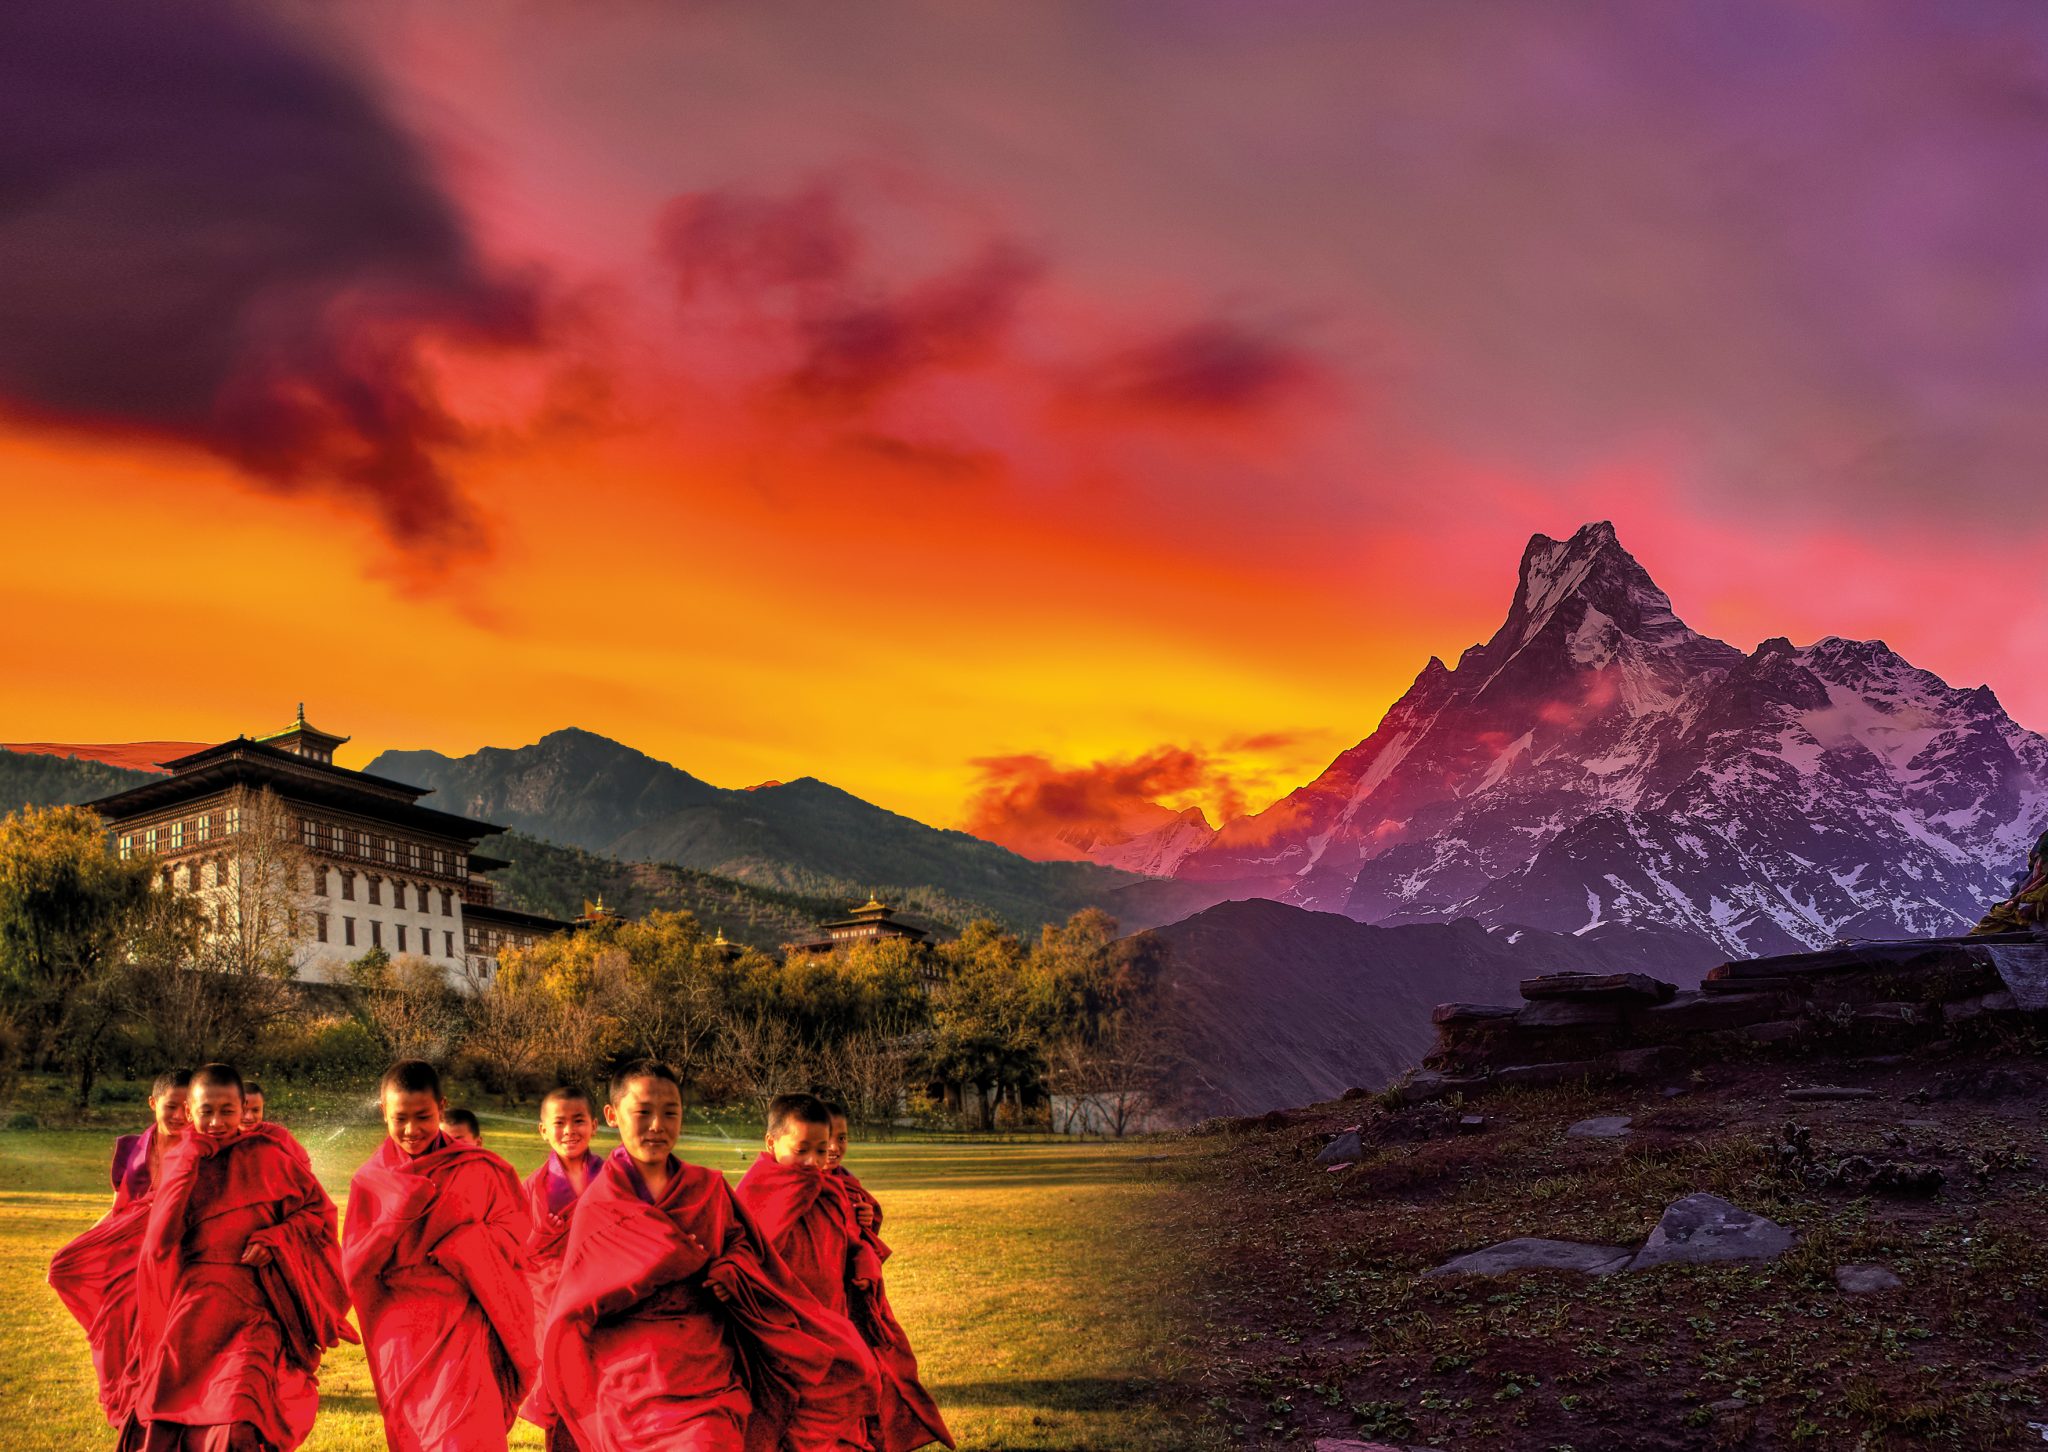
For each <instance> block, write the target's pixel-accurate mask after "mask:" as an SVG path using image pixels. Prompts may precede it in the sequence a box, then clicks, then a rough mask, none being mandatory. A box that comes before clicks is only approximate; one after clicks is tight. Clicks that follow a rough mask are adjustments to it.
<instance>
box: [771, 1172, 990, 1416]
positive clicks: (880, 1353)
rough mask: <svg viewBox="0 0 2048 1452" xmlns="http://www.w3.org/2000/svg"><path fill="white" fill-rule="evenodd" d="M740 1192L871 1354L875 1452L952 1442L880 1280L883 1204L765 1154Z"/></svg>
mask: <svg viewBox="0 0 2048 1452" xmlns="http://www.w3.org/2000/svg"><path fill="white" fill-rule="evenodd" d="M738 1193H739V1197H740V1203H741V1204H742V1205H745V1206H746V1207H747V1209H748V1211H749V1212H750V1213H752V1215H753V1216H754V1218H755V1221H756V1222H757V1223H758V1224H759V1225H760V1226H761V1230H762V1233H763V1234H765V1235H767V1236H768V1238H769V1241H770V1243H771V1244H773V1245H774V1247H775V1251H776V1253H777V1254H778V1255H780V1256H782V1258H783V1259H784V1260H786V1261H788V1262H789V1267H790V1269H791V1270H792V1271H793V1272H795V1274H796V1276H797V1278H798V1279H799V1280H801V1281H802V1282H803V1283H804V1285H805V1286H806V1287H807V1288H808V1289H809V1290H810V1291H811V1293H812V1294H813V1295H815V1296H816V1297H817V1298H818V1299H819V1300H820V1301H821V1302H823V1303H824V1304H826V1305H828V1306H831V1307H832V1308H833V1309H834V1310H836V1311H839V1312H840V1313H841V1314H843V1315H845V1316H847V1317H848V1318H849V1319H850V1320H851V1321H852V1322H853V1324H854V1326H855V1327H856V1328H857V1329H858V1330H859V1331H860V1333H861V1337H862V1339H863V1340H865V1341H866V1342H867V1344H868V1347H869V1349H870V1350H871V1351H872V1352H873V1354H874V1358H875V1363H876V1368H877V1370H878V1372H879V1374H880V1378H881V1408H880V1424H879V1427H878V1428H877V1433H876V1437H875V1441H876V1443H877V1446H878V1448H879V1449H880V1452H911V1449H913V1448H917V1447H923V1446H926V1445H928V1444H929V1443H932V1442H941V1443H944V1444H945V1445H946V1446H947V1447H951V1446H952V1445H953V1434H952V1432H951V1431H949V1430H948V1429H947V1427H946V1422H945V1419H944V1418H943V1417H941V1416H940V1415H939V1408H938V1404H937V1403H936V1402H934V1401H933V1400H932V1397H931V1393H930V1392H928V1391H926V1390H925V1388H924V1383H923V1382H921V1381H920V1380H919V1379H918V1375H917V1354H916V1353H915V1352H914V1351H913V1350H911V1346H910V1337H909V1336H908V1335H906V1334H905V1333H904V1330H903V1326H902V1323H901V1322H899V1321H898V1320H897V1319H896V1312H895V1310H894V1309H893V1308H892V1307H891V1306H890V1305H889V1296H888V1292H887V1291H886V1290H885V1289H884V1288H883V1285H882V1262H883V1261H885V1260H887V1259H888V1258H889V1247H888V1246H887V1245H885V1244H884V1243H883V1241H882V1237H881V1236H880V1235H879V1234H878V1233H877V1232H878V1231H879V1230H880V1228H881V1224H882V1207H881V1205H880V1203H879V1202H878V1201H876V1199H875V1197H874V1196H873V1195H870V1194H869V1193H868V1192H867V1189H866V1187H865V1186H863V1185H862V1184H861V1183H860V1181H859V1180H857V1179H855V1178H854V1177H853V1176H852V1175H851V1174H850V1173H848V1172H847V1171H846V1170H845V1169H844V1168H836V1169H830V1170H824V1171H819V1170H812V1169H806V1168H804V1167H803V1166H801V1165H779V1164H777V1163H776V1162H775V1159H774V1157H773V1156H772V1155H768V1154H762V1155H759V1156H757V1157H756V1158H755V1160H754V1163H753V1164H752V1165H751V1166H749V1167H748V1169H747V1173H746V1178H744V1179H742V1180H741V1181H740V1185H739V1192H738ZM859 1204H865V1205H867V1206H868V1207H869V1208H870V1209H871V1210H872V1211H873V1212H874V1224H873V1225H872V1226H871V1227H869V1228H868V1229H865V1230H863V1229H862V1228H861V1226H860V1222H859V1220H858V1219H857V1218H856V1217H855V1215H854V1207H855V1206H856V1205H859Z"/></svg>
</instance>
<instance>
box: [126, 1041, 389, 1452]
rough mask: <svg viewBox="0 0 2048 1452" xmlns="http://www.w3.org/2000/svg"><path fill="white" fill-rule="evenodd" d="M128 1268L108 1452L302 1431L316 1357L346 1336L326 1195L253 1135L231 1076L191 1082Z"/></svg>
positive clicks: (249, 1444) (214, 1448)
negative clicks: (129, 1295)
mask: <svg viewBox="0 0 2048 1452" xmlns="http://www.w3.org/2000/svg"><path fill="white" fill-rule="evenodd" d="M189 1093H190V1098H189V1101H188V1102H189V1113H190V1121H191V1122H190V1125H189V1127H188V1128H187V1130H186V1132H185V1133H184V1134H182V1135H181V1136H180V1138H179V1140H178V1142H177V1144H176V1145H175V1146H173V1147H172V1149H171V1151H170V1152H169V1153H168V1154H167V1155H166V1156H165V1157H164V1160H163V1165H162V1178H161V1179H160V1180H159V1181H158V1182H157V1184H156V1186H155V1188H154V1189H153V1190H152V1191H151V1193H150V1197H149V1220H148V1225H147V1228H146V1229H145V1231H144V1234H143V1241H142V1247H141V1251H140V1254H139V1256H138V1259H137V1267H136V1303H137V1305H136V1324H137V1339H138V1344H139V1348H140V1381H139V1386H138V1389H137V1395H136V1399H135V1405H134V1408H133V1410H132V1411H131V1413H130V1415H129V1417H128V1419H127V1422H126V1424H125V1425H124V1427H123V1429H122V1433H121V1441H120V1452H278V1449H289V1448H294V1447H297V1446H298V1445H299V1444H300V1443H302V1442H304V1441H305V1439H306V1437H307V1435H308V1434H309V1433H310V1432H311V1431H312V1429H313V1418H314V1414H315V1412H316V1411H317V1410H318V1406H319V1387H318V1383H317V1381H316V1380H315V1376H316V1373H317V1372H318V1370H319V1366H320V1358H321V1353H322V1352H323V1351H324V1350H326V1349H327V1348H330V1347H332V1346H335V1345H337V1344H338V1343H339V1342H340V1341H342V1340H354V1339H355V1335H354V1332H353V1330H352V1329H351V1328H350V1327H349V1325H348V1323H347V1320H346V1316H347V1309H348V1303H347V1297H346V1294H345V1293H344V1291H343V1287H342V1281H341V1265H340V1257H339V1254H338V1249H337V1247H336V1244H335V1235H334V1227H335V1219H334V1202H333V1201H332V1200H330V1199H328V1198H327V1192H326V1191H325V1190H323V1189H322V1188H321V1187H320V1182H319V1181H318V1180H316V1179H314V1178H313V1175H312V1172H311V1171H309V1170H308V1169H306V1167H305V1166H304V1165H302V1164H300V1163H299V1162H298V1160H296V1159H295V1158H293V1157H292V1156H291V1155H290V1154H288V1153H287V1152H286V1151H285V1150H284V1149H283V1147H282V1146H280V1145H279V1144H278V1143H277V1142H276V1141H275V1140H273V1139H271V1138H269V1137H268V1136H265V1135H258V1134H244V1133H243V1132H242V1081H241V1077H240V1076H239V1075H238V1074H236V1072H235V1071H234V1069H232V1068H231V1067H229V1066H228V1065H226V1064H208V1065H206V1066H205V1067H203V1068H201V1069H200V1070H199V1071H198V1072H197V1073H196V1074H194V1075H193V1076H192V1083H191V1087H190V1091H189Z"/></svg>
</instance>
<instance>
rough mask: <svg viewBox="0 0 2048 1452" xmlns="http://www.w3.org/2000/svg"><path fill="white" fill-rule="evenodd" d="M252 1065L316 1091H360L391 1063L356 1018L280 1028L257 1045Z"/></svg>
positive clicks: (326, 1019) (313, 1021) (381, 1047)
mask: <svg viewBox="0 0 2048 1452" xmlns="http://www.w3.org/2000/svg"><path fill="white" fill-rule="evenodd" d="M251 1059H252V1061H253V1062H254V1064H256V1065H257V1066H260V1067H261V1068H262V1069H263V1070H264V1071H265V1072H267V1073H270V1074H274V1075H276V1076H278V1077H280V1078H282V1079H284V1080H286V1081H287V1082H288V1083H293V1084H303V1085H305V1086H307V1087H310V1088H315V1089H352V1088H355V1087H357V1086H359V1085H360V1084H361V1083H362V1082H363V1081H364V1080H365V1079H374V1078H376V1077H377V1075H379V1074H381V1073H382V1072H383V1071H384V1067H385V1064H386V1062H387V1059H386V1056H385V1053H384V1046H383V1045H382V1044H381V1043H379V1042H378V1041H377V1036H376V1035H375V1034H373V1033H371V1032H370V1030H369V1029H367V1028H366V1027H364V1026H363V1024H362V1023H360V1022H359V1021H357V1020H356V1019H353V1018H321V1019H314V1020H311V1021H310V1022H306V1023H292V1024H280V1025H278V1026H277V1027H275V1028H273V1029H272V1030H271V1031H270V1032H269V1033H268V1034H266V1035H265V1036H264V1037H263V1038H262V1039H260V1040H259V1041H258V1042H257V1045H256V1050H255V1052H254V1053H253V1054H252V1055H251Z"/></svg>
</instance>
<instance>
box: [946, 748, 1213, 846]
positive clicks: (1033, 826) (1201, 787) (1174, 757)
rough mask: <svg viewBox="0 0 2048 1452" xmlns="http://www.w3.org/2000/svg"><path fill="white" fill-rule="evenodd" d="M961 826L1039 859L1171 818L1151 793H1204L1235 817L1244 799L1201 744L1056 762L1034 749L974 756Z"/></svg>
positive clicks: (1120, 837)
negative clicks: (1066, 763)
mask: <svg viewBox="0 0 2048 1452" xmlns="http://www.w3.org/2000/svg"><path fill="white" fill-rule="evenodd" d="M973 765H974V767H975V770H976V771H977V772H979V773H980V778H979V780H978V781H977V783H976V785H975V788H974V794H973V796H972V797H971V798H970V799H969V801H968V803H967V806H966V809H965V812H964V815H963V820H962V823H961V828H962V830H963V831H967V832H972V833H973V834H974V835H975V836H977V837H981V838H984V839H986V840H987V841H990V842H996V843H1000V844H1001V845H1002V846H1005V847H1008V848H1009V849H1010V850H1011V851H1013V852H1019V853H1022V854H1023V855H1024V856H1026V857H1035V858H1038V859H1040V860H1050V859H1059V858H1078V857H1084V856H1086V855H1087V851H1086V849H1087V848H1088V847H1089V846H1090V845H1091V844H1094V843H1098V842H1099V843H1111V842H1119V841H1122V840H1124V839H1125V838H1127V837H1130V836H1134V835H1136V834H1137V833H1140V832H1148V831H1150V830H1152V829H1153V828H1155V827H1160V826H1163V825H1165V824H1166V823H1167V822H1169V821H1171V820H1172V819H1173V817H1174V816H1175V815H1176V813H1175V812H1174V811H1173V810H1172V809H1171V808H1168V807H1164V806H1161V805H1160V804H1159V803H1158V801H1157V800H1156V799H1157V798H1159V797H1163V796H1179V795H1185V794H1187V793H1190V792H1204V793H1208V794H1210V795H1213V796H1215V797H1217V798H1219V799H1220V801H1221V808H1220V810H1221V812H1222V814H1223V815H1225V816H1235V815H1236V814H1237V813H1238V812H1240V811H1242V810H1243V806H1244V799H1243V796H1242V794H1241V793H1240V792H1239V791H1238V789H1237V787H1236V784H1235V783H1234V782H1233V780H1232V779H1231V774H1230V772H1229V771H1228V770H1227V769H1226V768H1224V767H1223V766H1222V765H1221V764H1219V763H1218V762H1217V761H1216V759H1215V758H1214V757H1213V756H1212V755H1211V754H1210V753H1208V752H1207V751H1204V750H1202V749H1201V748H1199V747H1186V746H1156V747H1154V748H1152V750H1150V751H1146V752H1141V753H1140V754H1138V755H1137V756H1133V757H1126V758H1121V759H1110V760H1105V761H1095V762H1090V763H1088V764H1087V765H1085V766H1060V765H1058V764H1057V763H1055V762H1054V761H1053V760H1052V759H1051V758H1050V757H1046V756H1040V755H1037V754H1035V753H1020V754H1018V755H1014V756H984V757H978V758H976V759H975V761H974V763H973Z"/></svg>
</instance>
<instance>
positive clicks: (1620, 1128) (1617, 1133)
mask: <svg viewBox="0 0 2048 1452" xmlns="http://www.w3.org/2000/svg"><path fill="white" fill-rule="evenodd" d="M1630 1118H1631V1116H1629V1115H1626V1114H1601V1115H1596V1116H1594V1117H1593V1118H1592V1119H1582V1120H1580V1121H1579V1122H1578V1123H1577V1124H1575V1125H1573V1126H1572V1127H1571V1128H1570V1129H1568V1130H1566V1131H1565V1134H1566V1136H1567V1137H1569V1138H1571V1139H1626V1138H1628V1126H1629V1120H1630Z"/></svg>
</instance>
